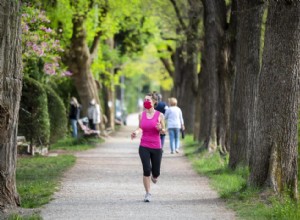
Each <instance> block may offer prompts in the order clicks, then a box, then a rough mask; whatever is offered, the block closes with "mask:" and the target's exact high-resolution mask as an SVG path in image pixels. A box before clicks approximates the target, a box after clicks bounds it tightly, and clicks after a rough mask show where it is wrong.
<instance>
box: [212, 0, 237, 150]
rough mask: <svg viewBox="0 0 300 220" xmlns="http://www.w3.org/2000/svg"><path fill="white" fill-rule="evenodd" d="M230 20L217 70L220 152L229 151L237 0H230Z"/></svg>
mask: <svg viewBox="0 0 300 220" xmlns="http://www.w3.org/2000/svg"><path fill="white" fill-rule="evenodd" d="M228 9H230V11H231V14H230V21H229V24H228V25H226V27H227V28H226V31H225V34H224V38H223V42H222V49H221V61H220V64H219V66H220V68H219V70H218V80H219V94H218V95H219V101H218V107H217V109H218V113H217V145H218V146H219V150H220V152H221V153H222V154H226V153H227V152H229V148H230V145H229V137H230V109H231V99H232V92H231V91H232V84H233V79H234V72H235V69H236V68H235V58H236V56H235V55H236V32H237V0H232V1H231V5H230V7H228Z"/></svg>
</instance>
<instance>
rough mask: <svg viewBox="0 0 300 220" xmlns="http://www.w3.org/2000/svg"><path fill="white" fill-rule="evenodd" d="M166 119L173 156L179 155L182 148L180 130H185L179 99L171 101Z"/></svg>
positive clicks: (171, 99)
mask: <svg viewBox="0 0 300 220" xmlns="http://www.w3.org/2000/svg"><path fill="white" fill-rule="evenodd" d="M165 118H166V121H167V126H168V134H169V137H170V149H171V154H174V152H176V153H179V147H180V129H182V131H184V130H185V127H184V122H183V117H182V111H181V109H180V108H179V107H178V106H177V99H176V98H173V97H172V98H170V99H169V108H168V109H167V110H166V112H165Z"/></svg>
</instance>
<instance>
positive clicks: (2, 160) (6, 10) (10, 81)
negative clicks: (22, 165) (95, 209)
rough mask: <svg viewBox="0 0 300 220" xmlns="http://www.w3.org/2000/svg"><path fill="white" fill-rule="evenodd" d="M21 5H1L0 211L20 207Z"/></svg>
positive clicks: (5, 1)
mask: <svg viewBox="0 0 300 220" xmlns="http://www.w3.org/2000/svg"><path fill="white" fill-rule="evenodd" d="M20 6H21V3H20V1H11V0H4V1H1V4H0V45H1V47H0V78H1V79H0V210H4V209H6V208H13V207H16V206H18V205H20V201H19V195H18V193H17V189H16V161H17V128H18V126H17V125H18V113H19V104H20V97H21V91H22V55H21V51H22V50H21V17H20V15H21V7H20Z"/></svg>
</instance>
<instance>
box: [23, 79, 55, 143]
mask: <svg viewBox="0 0 300 220" xmlns="http://www.w3.org/2000/svg"><path fill="white" fill-rule="evenodd" d="M18 129H19V135H24V136H25V137H26V139H27V140H28V141H30V143H31V144H34V145H37V146H43V145H48V143H49V137H50V122H49V114H48V105H47V94H46V92H45V90H44V88H43V86H42V85H41V84H40V83H39V82H38V81H36V80H34V79H31V78H29V77H24V80H23V89H22V98H21V102H20V111H19V127H18Z"/></svg>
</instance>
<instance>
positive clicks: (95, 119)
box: [88, 99, 101, 130]
mask: <svg viewBox="0 0 300 220" xmlns="http://www.w3.org/2000/svg"><path fill="white" fill-rule="evenodd" d="M88 119H89V127H90V129H92V130H96V129H97V127H96V126H97V124H100V122H101V119H100V106H99V105H98V104H97V103H96V100H95V99H92V100H91V102H90V105H89V107H88Z"/></svg>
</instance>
